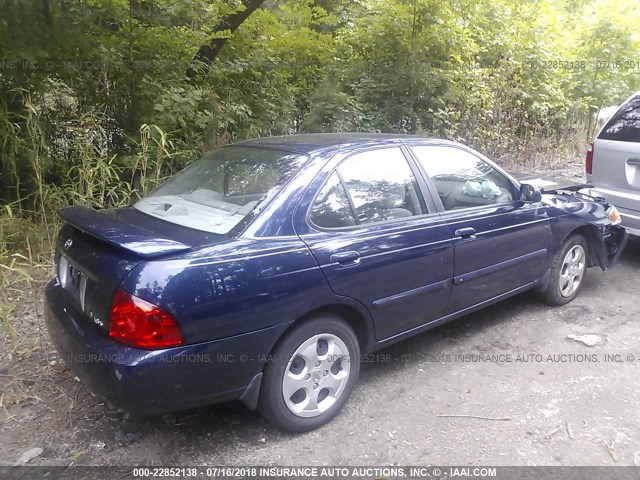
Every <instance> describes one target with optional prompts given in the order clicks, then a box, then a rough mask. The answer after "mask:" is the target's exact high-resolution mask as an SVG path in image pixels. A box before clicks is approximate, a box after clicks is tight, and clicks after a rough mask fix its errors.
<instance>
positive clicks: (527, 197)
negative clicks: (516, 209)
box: [520, 183, 542, 203]
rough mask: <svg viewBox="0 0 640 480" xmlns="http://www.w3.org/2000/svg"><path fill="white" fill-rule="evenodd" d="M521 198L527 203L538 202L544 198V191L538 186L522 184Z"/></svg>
mask: <svg viewBox="0 0 640 480" xmlns="http://www.w3.org/2000/svg"><path fill="white" fill-rule="evenodd" d="M520 200H521V201H523V202H526V203H536V202H540V201H541V200H542V192H541V191H540V189H539V188H538V187H534V186H533V185H530V184H528V183H523V184H522V185H521V186H520Z"/></svg>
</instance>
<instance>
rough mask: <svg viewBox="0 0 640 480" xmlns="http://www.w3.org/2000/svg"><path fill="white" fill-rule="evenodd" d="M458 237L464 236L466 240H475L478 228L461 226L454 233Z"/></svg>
mask: <svg viewBox="0 0 640 480" xmlns="http://www.w3.org/2000/svg"><path fill="white" fill-rule="evenodd" d="M454 235H455V237H456V238H462V239H465V240H475V238H476V229H475V228H473V227H466V228H459V229H458V230H456V231H455V233H454Z"/></svg>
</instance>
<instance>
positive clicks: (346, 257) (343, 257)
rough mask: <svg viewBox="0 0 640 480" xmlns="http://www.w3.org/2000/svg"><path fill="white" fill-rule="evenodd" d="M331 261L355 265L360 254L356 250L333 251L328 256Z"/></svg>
mask: <svg viewBox="0 0 640 480" xmlns="http://www.w3.org/2000/svg"><path fill="white" fill-rule="evenodd" d="M329 261H331V263H339V264H340V265H344V266H346V265H356V264H358V263H360V254H359V253H358V252H340V253H334V254H332V255H331V256H330V257H329Z"/></svg>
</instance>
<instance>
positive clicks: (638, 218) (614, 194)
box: [593, 187, 640, 236]
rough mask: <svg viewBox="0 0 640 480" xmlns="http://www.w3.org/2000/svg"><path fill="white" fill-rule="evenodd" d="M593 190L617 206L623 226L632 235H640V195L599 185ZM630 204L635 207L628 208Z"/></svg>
mask: <svg viewBox="0 0 640 480" xmlns="http://www.w3.org/2000/svg"><path fill="white" fill-rule="evenodd" d="M593 190H595V191H596V192H598V194H599V195H602V196H603V197H604V198H605V199H606V200H607V202H609V203H610V204H612V205H615V206H616V208H617V209H618V212H620V216H621V217H622V226H623V227H625V228H626V229H627V231H628V232H629V233H630V234H631V235H637V236H640V195H636V194H632V193H628V192H622V191H617V190H609V189H604V188H598V187H595V188H593ZM622 205H626V206H622ZM629 206H632V207H635V208H628V207H629Z"/></svg>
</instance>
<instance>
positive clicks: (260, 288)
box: [122, 237, 368, 343]
mask: <svg viewBox="0 0 640 480" xmlns="http://www.w3.org/2000/svg"><path fill="white" fill-rule="evenodd" d="M122 288H123V290H126V291H129V292H131V293H133V294H135V295H136V296H138V297H140V298H143V299H144V300H147V301H149V302H151V303H153V304H156V305H158V306H160V307H162V308H164V309H166V310H167V311H169V312H171V313H172V314H173V315H174V316H175V317H176V318H177V319H178V320H179V322H180V324H181V327H182V329H183V333H184V336H185V338H186V341H187V343H197V342H203V341H209V340H214V339H219V338H224V337H230V336H233V335H239V334H242V333H247V332H252V331H256V330H260V329H264V328H268V327H271V326H274V325H279V324H288V323H292V322H294V321H295V320H297V319H299V318H300V317H302V316H304V315H305V314H307V313H308V312H310V311H312V310H315V309H317V308H321V307H323V306H327V305H332V304H336V303H338V304H339V303H350V302H349V300H348V299H344V301H343V300H342V299H341V298H339V297H337V296H336V295H335V294H333V292H332V291H331V289H330V288H329V286H328V284H327V281H326V279H325V277H324V275H322V272H321V271H320V269H319V267H318V265H317V263H316V261H315V259H314V258H313V256H312V255H311V253H310V252H309V250H308V249H307V247H306V245H304V243H303V242H302V241H301V240H300V239H298V238H297V237H280V238H272V239H266V238H261V239H247V238H244V239H239V240H237V241H234V242H229V243H227V244H222V245H216V246H213V247H210V248H208V249H205V250H201V251H198V252H194V253H192V254H187V255H183V256H181V257H177V258H172V259H170V260H164V261H149V262H145V263H142V264H140V265H138V266H137V267H136V268H135V269H134V270H133V271H132V272H131V274H130V275H129V276H128V277H127V278H126V279H125V281H124V282H123V284H122ZM351 306H353V307H354V308H357V309H358V310H359V311H360V312H361V313H362V315H363V316H364V315H366V316H368V313H367V312H366V311H365V310H364V309H363V307H362V306H361V305H351Z"/></svg>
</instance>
